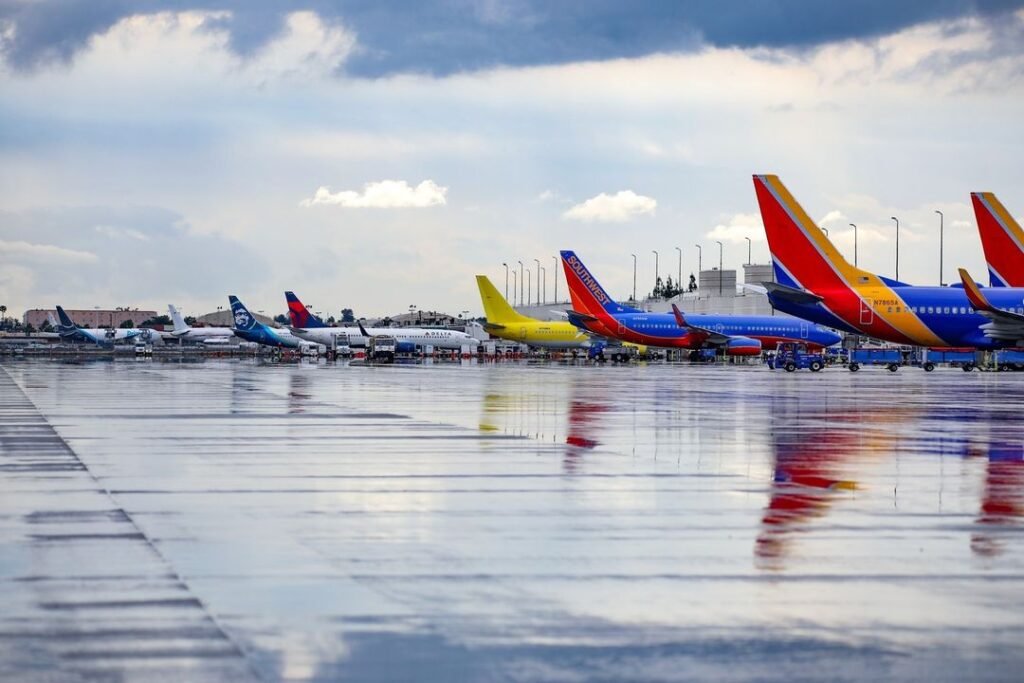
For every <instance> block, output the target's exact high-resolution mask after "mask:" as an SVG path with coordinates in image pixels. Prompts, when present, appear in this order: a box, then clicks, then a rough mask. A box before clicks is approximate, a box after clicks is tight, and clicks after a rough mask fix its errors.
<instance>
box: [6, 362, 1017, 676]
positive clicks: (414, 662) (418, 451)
mask: <svg viewBox="0 0 1024 683" xmlns="http://www.w3.org/2000/svg"><path fill="white" fill-rule="evenodd" d="M1022 406H1024V375H1020V374H1015V373H972V374H967V373H963V372H961V371H959V370H943V369H940V370H937V371H936V372H934V373H931V374H927V375H926V374H925V373H923V372H921V371H919V370H918V371H915V370H911V369H904V370H901V371H900V372H899V373H896V374H890V373H888V372H886V371H884V370H881V369H879V370H877V371H876V370H871V369H866V370H864V371H862V372H860V373H857V374H852V373H849V372H846V371H843V370H839V369H830V370H827V371H825V372H822V373H820V374H816V375H815V374H811V373H794V374H792V375H788V374H785V373H773V372H771V371H769V370H767V369H764V368H759V367H757V368H755V367H749V368H743V367H741V368H727V367H690V366H687V365H664V364H662V365H650V366H644V365H635V366H630V367H611V366H606V367H594V366H584V365H578V366H574V365H561V364H555V363H552V364H543V363H536V364H534V363H526V362H524V363H511V364H499V365H477V364H465V365H457V364H453V365H415V366H395V367H346V366H344V365H339V366H334V365H327V364H325V363H322V362H321V363H320V364H302V365H285V364H280V365H274V364H259V363H256V362H253V361H206V362H198V363H180V364H179V363H171V362H154V361H141V362H135V361H133V360H124V361H98V362H95V361H94V362H85V363H58V362H45V361H36V362H32V361H27V362H9V363H6V364H4V365H3V366H0V492H2V496H0V604H2V605H3V606H4V609H3V610H2V612H0V680H5V681H6V680H17V681H51V680H59V681H64V680H71V681H75V680H85V681H106V680H111V681H158V680H168V681H172V680H174V681H177V680H189V681H208V680H209V681H213V680H216V681H220V680H255V681H277V680H288V681H291V680H296V681H298V680H316V681H397V680H417V681H457V680H464V681H626V680H628V681H674V680H708V681H731V680H736V681H745V680H762V681H783V680H785V681H800V680H808V681H810V680H834V681H844V680H865V679H879V678H885V679H890V680H915V681H916V680H947V681H954V680H957V681H959V680H967V679H969V680H991V681H1003V680H1019V678H1020V671H1021V670H1024V649H1022V646H1021V642H1022V636H1024V429H1022V428H1021V422H1020V413H1021V407H1022Z"/></svg>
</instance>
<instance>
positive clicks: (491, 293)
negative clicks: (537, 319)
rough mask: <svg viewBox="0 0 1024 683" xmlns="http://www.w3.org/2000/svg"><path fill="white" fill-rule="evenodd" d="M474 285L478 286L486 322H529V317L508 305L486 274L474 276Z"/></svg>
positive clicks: (494, 323)
mask: <svg viewBox="0 0 1024 683" xmlns="http://www.w3.org/2000/svg"><path fill="white" fill-rule="evenodd" d="M476 286H477V287H479V288H480V300H481V301H482V302H483V304H484V315H485V316H487V322H488V323H490V324H492V325H508V324H510V323H522V322H530V318H527V317H526V316H525V315H520V314H519V313H516V310H515V309H514V308H512V307H511V306H509V305H508V301H506V300H505V297H503V296H502V295H501V292H499V291H498V290H497V289H496V288H495V286H494V285H493V284H491V281H490V280H489V279H487V276H486V275H477V276H476Z"/></svg>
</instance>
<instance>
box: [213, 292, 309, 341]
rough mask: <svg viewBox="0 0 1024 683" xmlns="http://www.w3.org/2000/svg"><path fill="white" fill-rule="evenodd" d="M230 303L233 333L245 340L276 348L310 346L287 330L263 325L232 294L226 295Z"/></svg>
mask: <svg viewBox="0 0 1024 683" xmlns="http://www.w3.org/2000/svg"><path fill="white" fill-rule="evenodd" d="M228 301H229V302H230V303H231V314H232V315H233V316H234V318H235V326H234V328H232V329H233V330H234V333H235V334H236V335H238V336H239V337H241V338H242V339H244V340H245V341H249V342H255V343H257V344H262V345H263V346H276V347H278V348H289V349H298V348H303V347H307V346H312V345H311V344H310V343H309V342H306V341H304V340H302V339H299V338H298V337H295V336H292V333H291V332H289V331H288V330H282V329H280V328H277V327H270V326H269V325H264V324H263V323H261V322H260V321H259V320H257V319H256V316H254V315H253V314H252V313H250V312H249V309H248V308H246V307H245V304H243V303H242V302H241V301H239V300H238V297H237V296H234V295H233V294H232V295H231V296H229V297H228Z"/></svg>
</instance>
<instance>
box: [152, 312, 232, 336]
mask: <svg viewBox="0 0 1024 683" xmlns="http://www.w3.org/2000/svg"><path fill="white" fill-rule="evenodd" d="M167 312H168V313H170V314H171V320H172V321H173V322H174V329H173V330H171V332H170V334H171V336H172V337H174V338H175V339H180V340H182V341H195V342H201V343H203V344H227V343H230V341H231V340H232V339H234V338H235V331H234V330H233V329H232V328H230V327H192V326H191V325H189V324H188V323H186V322H185V319H184V318H183V317H182V316H181V311H179V310H178V309H177V308H175V307H174V304H167Z"/></svg>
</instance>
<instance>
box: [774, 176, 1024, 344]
mask: <svg viewBox="0 0 1024 683" xmlns="http://www.w3.org/2000/svg"><path fill="white" fill-rule="evenodd" d="M754 190H755V192H756V193H757V201H758V205H759V206H760V209H761V219H762V221H763V222H764V229H765V233H766V234H767V236H768V248H769V250H770V251H771V254H772V262H773V266H774V269H775V279H776V280H777V282H774V283H769V282H766V283H764V286H765V288H766V289H767V290H768V298H769V299H770V301H771V303H772V305H773V306H774V307H775V308H777V309H778V310H780V311H783V312H785V313H789V314H791V315H795V316H798V317H800V318H803V319H805V320H810V321H813V322H817V323H819V324H822V325H827V326H829V327H833V328H837V329H845V330H850V331H853V332H856V333H858V334H863V335H867V336H869V337H874V338H875V339H882V340H885V341H891V342H896V343H898V344H911V345H914V346H928V347H936V348H963V347H973V348H978V349H995V348H1003V347H1007V346H1020V345H1021V344H1024V324H1022V322H1024V306H1022V304H1024V289H1018V288H1013V287H995V288H987V289H985V290H983V289H981V288H980V287H977V286H975V283H974V282H973V281H972V282H967V281H965V282H964V287H924V286H913V285H908V284H906V283H904V282H899V281H896V280H892V279H890V278H887V277H882V276H880V275H875V274H874V273H869V272H867V271H865V270H861V269H859V268H856V267H855V266H852V265H850V263H849V262H848V261H846V259H844V258H843V257H842V255H840V253H839V251H838V250H837V249H836V248H835V246H833V244H832V242H830V241H829V239H828V237H826V236H825V233H824V232H822V230H821V228H819V227H818V226H817V225H815V223H814V221H812V220H811V218H810V217H809V216H808V215H807V213H806V212H805V211H804V210H803V208H802V207H801V206H800V204H798V203H797V201H796V199H794V198H793V195H791V194H790V193H789V190H787V189H786V187H785V186H784V185H783V184H782V181H780V180H779V178H778V177H777V176H774V175H755V176H754ZM963 275H964V274H962V276H963ZM970 287H973V288H974V289H975V290H976V293H977V297H976V302H975V303H979V304H980V303H981V300H984V304H985V314H984V315H983V314H982V313H981V312H980V309H978V310H976V308H977V307H976V306H975V303H972V301H971V300H970V299H969V297H968V293H967V290H968V288H970Z"/></svg>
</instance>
